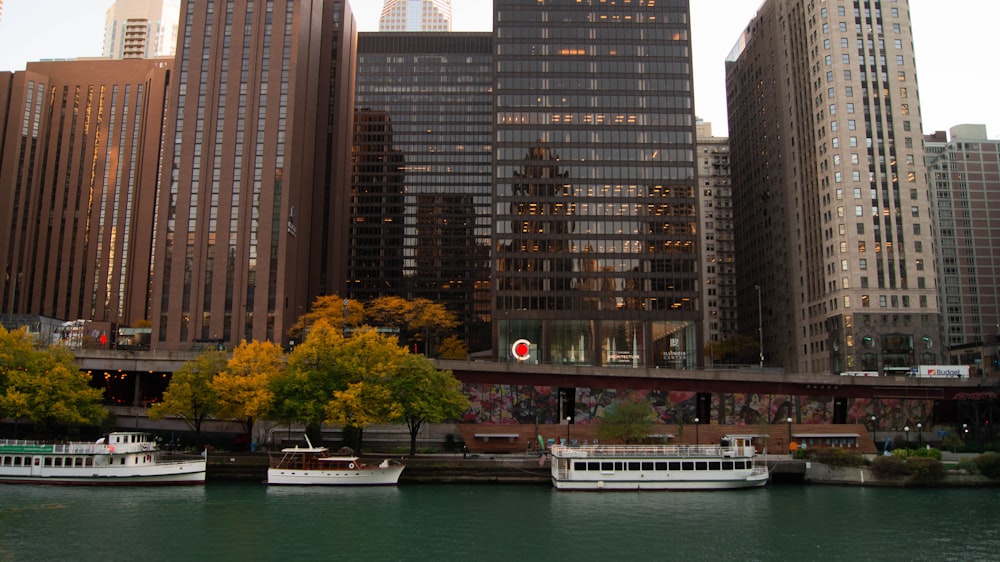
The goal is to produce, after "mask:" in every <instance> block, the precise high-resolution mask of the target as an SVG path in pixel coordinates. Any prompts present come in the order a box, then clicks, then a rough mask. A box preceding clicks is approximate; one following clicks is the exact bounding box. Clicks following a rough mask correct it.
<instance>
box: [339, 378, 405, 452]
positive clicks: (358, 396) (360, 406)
mask: <svg viewBox="0 0 1000 562" xmlns="http://www.w3.org/2000/svg"><path fill="white" fill-rule="evenodd" d="M400 413H401V408H400V406H399V404H398V403H396V402H395V401H393V396H392V391H391V390H390V389H389V387H388V386H386V385H385V383H384V382H382V381H367V382H366V381H362V382H353V383H350V384H349V385H347V389H345V390H338V391H336V392H334V393H333V400H330V401H329V402H327V404H326V415H327V418H326V421H328V422H330V423H333V424H339V425H343V426H345V427H351V428H354V429H355V430H356V431H357V436H358V441H357V443H356V450H357V451H358V452H361V444H362V437H363V435H364V430H365V428H366V427H368V426H369V425H372V424H376V423H386V422H389V421H391V420H393V419H395V418H398V417H399V416H400Z"/></svg>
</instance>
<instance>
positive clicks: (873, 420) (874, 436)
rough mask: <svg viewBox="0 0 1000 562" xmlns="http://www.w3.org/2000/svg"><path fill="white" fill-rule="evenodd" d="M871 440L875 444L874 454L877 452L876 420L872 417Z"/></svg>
mask: <svg viewBox="0 0 1000 562" xmlns="http://www.w3.org/2000/svg"><path fill="white" fill-rule="evenodd" d="M872 440H873V441H874V442H875V452H876V453H877V452H878V418H876V417H875V416H872Z"/></svg>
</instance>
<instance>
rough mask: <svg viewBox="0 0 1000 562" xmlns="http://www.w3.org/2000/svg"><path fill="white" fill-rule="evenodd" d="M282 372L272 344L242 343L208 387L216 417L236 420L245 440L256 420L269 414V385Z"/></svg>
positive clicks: (279, 356)
mask: <svg viewBox="0 0 1000 562" xmlns="http://www.w3.org/2000/svg"><path fill="white" fill-rule="evenodd" d="M284 371H285V357H284V354H283V352H282V350H281V346H279V345H278V344H276V343H273V342H266V341H252V342H246V341H244V342H242V343H240V345H238V346H237V347H236V349H234V350H233V356H232V358H231V359H230V360H229V363H228V364H227V365H226V370H225V371H223V372H221V373H219V374H217V375H216V376H215V377H214V378H213V379H212V381H211V383H210V384H209V388H210V389H211V390H212V392H214V393H215V394H216V396H217V398H218V417H221V418H229V419H237V420H239V421H240V423H242V424H243V429H244V431H245V432H246V436H247V438H248V439H251V440H253V427H254V424H255V423H256V421H257V420H258V419H261V418H264V417H267V416H268V414H270V413H271V410H272V404H273V402H274V391H273V390H272V388H271V387H272V385H273V384H274V382H275V381H276V380H277V379H278V378H279V377H281V376H282V374H283V373H284Z"/></svg>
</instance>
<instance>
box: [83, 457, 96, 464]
mask: <svg viewBox="0 0 1000 562" xmlns="http://www.w3.org/2000/svg"><path fill="white" fill-rule="evenodd" d="M83 461H84V462H83V465H84V466H94V458H93V457H87V458H85V459H83Z"/></svg>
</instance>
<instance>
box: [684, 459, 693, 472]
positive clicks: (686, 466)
mask: <svg viewBox="0 0 1000 562" xmlns="http://www.w3.org/2000/svg"><path fill="white" fill-rule="evenodd" d="M681 470H694V463H693V462H691V461H684V462H682V463H681Z"/></svg>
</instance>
